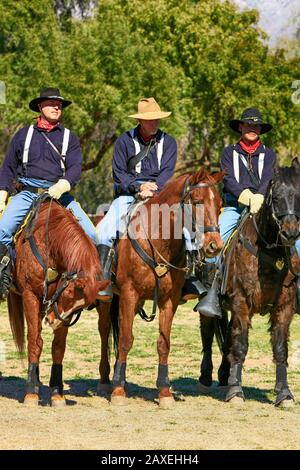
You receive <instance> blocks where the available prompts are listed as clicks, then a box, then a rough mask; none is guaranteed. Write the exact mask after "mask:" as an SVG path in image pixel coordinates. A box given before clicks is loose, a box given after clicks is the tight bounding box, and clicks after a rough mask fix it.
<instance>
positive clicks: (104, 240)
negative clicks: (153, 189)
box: [97, 196, 134, 247]
mask: <svg viewBox="0 0 300 470" xmlns="http://www.w3.org/2000/svg"><path fill="white" fill-rule="evenodd" d="M133 200H134V197H133V196H119V197H118V198H117V199H114V200H113V202H112V204H111V206H110V208H109V210H108V212H107V213H106V215H105V217H103V219H102V220H101V222H99V224H98V225H97V235H98V240H99V243H100V244H101V245H107V246H109V247H111V246H112V245H113V241H114V240H115V239H116V238H117V234H118V232H119V234H120V235H122V233H123V232H124V231H125V229H126V223H125V215H126V214H127V211H128V207H129V206H130V204H131V203H132V201H133Z"/></svg>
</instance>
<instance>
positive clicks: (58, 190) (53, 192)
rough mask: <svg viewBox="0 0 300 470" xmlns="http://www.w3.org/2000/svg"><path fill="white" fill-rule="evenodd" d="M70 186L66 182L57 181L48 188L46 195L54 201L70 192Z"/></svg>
mask: <svg viewBox="0 0 300 470" xmlns="http://www.w3.org/2000/svg"><path fill="white" fill-rule="evenodd" d="M70 189H71V185H70V183H69V181H68V180H63V179H62V180H58V181H57V183H55V184H54V185H53V186H50V188H49V189H48V193H49V194H50V196H51V197H54V199H59V198H60V197H61V196H62V195H63V194H64V193H66V192H68V191H70Z"/></svg>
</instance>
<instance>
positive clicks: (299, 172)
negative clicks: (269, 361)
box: [199, 159, 300, 405]
mask: <svg viewBox="0 0 300 470" xmlns="http://www.w3.org/2000/svg"><path fill="white" fill-rule="evenodd" d="M299 220H300V165H299V162H298V160H297V159H294V160H293V161H292V164H291V166H290V167H275V168H274V172H273V178H272V181H271V182H270V185H269V188H268V191H267V195H266V198H265V202H264V204H263V206H262V208H261V210H260V212H259V213H258V214H256V215H255V216H251V215H250V214H248V216H247V217H246V220H244V223H243V224H242V227H240V228H239V230H238V232H237V234H236V243H235V245H234V247H233V248H232V249H231V250H229V253H230V259H228V256H229V254H228V255H225V259H224V264H225V265H226V264H227V268H228V272H227V274H228V282H227V285H226V289H225V294H224V295H222V296H221V298H220V300H221V304H222V310H223V314H224V317H223V320H222V322H223V325H221V326H222V328H221V332H222V331H223V333H224V325H226V322H227V316H226V315H227V313H226V310H229V311H231V321H230V323H229V327H228V329H227V337H226V338H225V343H224V344H223V346H222V352H223V357H222V364H221V366H220V368H219V371H218V377H219V384H220V385H226V383H227V379H228V392H227V396H226V401H231V400H232V399H233V398H236V397H238V398H239V399H241V400H244V399H245V398H244V394H243V390H242V366H243V363H244V361H245V358H246V355H247V351H248V330H249V326H250V325H251V319H252V316H253V315H254V313H261V314H265V313H269V314H270V320H269V322H270V328H269V331H270V333H271V344H272V349H273V359H274V362H275V364H276V385H275V392H276V400H275V405H280V404H284V403H286V402H287V401H288V402H289V403H290V402H292V400H293V394H292V393H291V391H290V389H289V386H288V381H287V365H288V364H287V360H288V338H289V327H290V323H291V320H292V318H293V315H294V312H295V301H296V292H297V293H298V291H299V284H300V283H299V279H300V263H299V257H298V255H297V253H296V250H295V247H294V245H295V241H296V239H297V238H298V237H299V235H300V223H299ZM223 287H224V286H223ZM216 325H217V326H218V329H217V331H219V332H220V325H219V324H218V320H214V319H211V318H204V317H203V316H202V315H201V336H202V342H203V351H204V356H203V360H202V363H201V375H200V378H199V382H200V384H202V386H203V385H204V386H210V385H211V375H212V360H211V346H212V342H213V337H214V333H215V331H216V328H215V327H216Z"/></svg>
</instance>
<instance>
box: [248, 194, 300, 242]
mask: <svg viewBox="0 0 300 470" xmlns="http://www.w3.org/2000/svg"><path fill="white" fill-rule="evenodd" d="M265 204H266V206H267V207H269V209H270V211H271V217H272V219H273V220H274V222H275V224H276V226H277V228H278V238H277V242H276V243H275V244H269V243H268V242H267V241H266V240H265V238H264V237H263V235H262V234H261V232H260V230H259V228H258V225H257V222H256V218H255V217H254V218H253V222H254V226H255V229H256V231H257V233H258V235H259V237H260V239H261V240H262V241H263V242H264V243H265V245H266V247H267V248H275V247H277V246H287V244H289V240H288V239H287V238H286V236H285V235H284V233H283V227H282V225H283V219H284V217H286V216H289V215H290V216H294V217H296V219H297V221H298V236H299V234H300V210H297V209H295V208H291V207H289V204H288V202H287V204H286V206H287V207H286V209H285V210H280V211H276V210H275V207H274V198H273V187H272V185H271V187H270V191H269V194H268V196H267V199H266V203H265ZM279 238H280V239H281V241H283V242H285V243H279V242H278V240H279Z"/></svg>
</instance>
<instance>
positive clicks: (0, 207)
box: [0, 189, 8, 216]
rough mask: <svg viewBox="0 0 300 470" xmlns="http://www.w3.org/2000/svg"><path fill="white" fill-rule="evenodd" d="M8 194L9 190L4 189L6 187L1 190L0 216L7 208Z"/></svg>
mask: <svg viewBox="0 0 300 470" xmlns="http://www.w3.org/2000/svg"><path fill="white" fill-rule="evenodd" d="M7 196H8V192H7V191H4V189H1V190H0V216H1V215H2V214H3V212H4V210H5V207H6V199H7Z"/></svg>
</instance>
